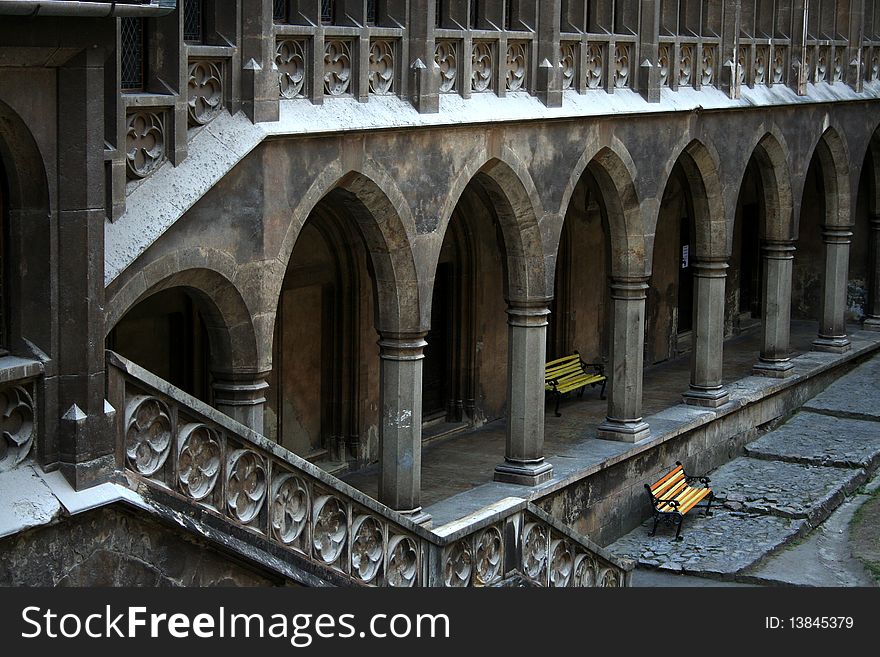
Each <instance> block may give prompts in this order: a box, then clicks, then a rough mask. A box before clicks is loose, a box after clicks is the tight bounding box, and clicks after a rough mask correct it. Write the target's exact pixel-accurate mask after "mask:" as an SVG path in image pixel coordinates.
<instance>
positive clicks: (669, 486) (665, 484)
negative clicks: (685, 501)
mask: <svg viewBox="0 0 880 657" xmlns="http://www.w3.org/2000/svg"><path fill="white" fill-rule="evenodd" d="M685 483H686V482H685V477H684V468H683V467H682V466H681V465H680V464H679V465H676V466H675V467H674V468H673V469H672V470H670V471H669V472H667V473H666V474H665V475H664V476H663V477H661V478H660V479H659V480H657V482H655V483H654V484H653V485H652V486H651V495H653V496H654V497H656V498H657V499H664V498H668V497H670V496H671V495H670V493H673V492H674V491H678V490H679V489H680V488H681V487H682V486H683V485H685Z"/></svg>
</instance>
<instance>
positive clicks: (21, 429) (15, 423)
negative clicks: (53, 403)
mask: <svg viewBox="0 0 880 657" xmlns="http://www.w3.org/2000/svg"><path fill="white" fill-rule="evenodd" d="M0 411H2V415H0V428H2V431H3V437H2V438H0V472H3V471H4V470H8V469H10V468H14V467H15V466H16V465H18V464H19V463H21V462H22V461H23V460H24V458H25V457H26V456H27V455H28V452H30V450H31V447H32V446H33V444H34V435H35V433H36V432H35V431H34V400H33V398H32V397H31V395H30V393H28V391H27V390H26V389H25V388H23V387H21V386H10V387H8V388H4V389H3V390H0Z"/></svg>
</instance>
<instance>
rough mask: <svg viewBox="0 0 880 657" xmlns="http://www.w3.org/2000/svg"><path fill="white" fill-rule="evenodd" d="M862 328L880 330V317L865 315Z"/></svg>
mask: <svg viewBox="0 0 880 657" xmlns="http://www.w3.org/2000/svg"><path fill="white" fill-rule="evenodd" d="M862 329H864V330H865V331H880V317H865V319H864V320H863V321H862Z"/></svg>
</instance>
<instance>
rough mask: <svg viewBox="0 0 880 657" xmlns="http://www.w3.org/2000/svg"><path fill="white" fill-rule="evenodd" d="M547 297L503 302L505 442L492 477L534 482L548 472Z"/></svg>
mask: <svg viewBox="0 0 880 657" xmlns="http://www.w3.org/2000/svg"><path fill="white" fill-rule="evenodd" d="M549 314H550V310H549V309H548V308H547V301H546V300H545V299H541V300H540V301H535V302H528V301H508V305H507V326H508V331H507V336H508V339H507V340H508V341H507V446H506V449H505V454H504V463H501V464H499V465H497V466H495V481H503V482H505V483H510V484H521V485H524V486H536V485H538V484H540V483H543V482H545V481H547V480H548V479H550V477H552V476H553V466H552V465H550V464H549V463H547V462H546V461H545V460H544V365H545V363H546V360H545V357H546V346H547V316H548V315H549Z"/></svg>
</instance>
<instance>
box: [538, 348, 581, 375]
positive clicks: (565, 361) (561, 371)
mask: <svg viewBox="0 0 880 657" xmlns="http://www.w3.org/2000/svg"><path fill="white" fill-rule="evenodd" d="M575 372H577V373H580V372H582V370H581V357H580V354H572V355H571V356H565V357H564V358H557V359H556V360H551V361H550V362H549V363H547V364H546V365H545V366H544V380H545V381H550V380H552V379H558V378H559V377H562V376H565V375H566V374H572V373H575Z"/></svg>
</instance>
